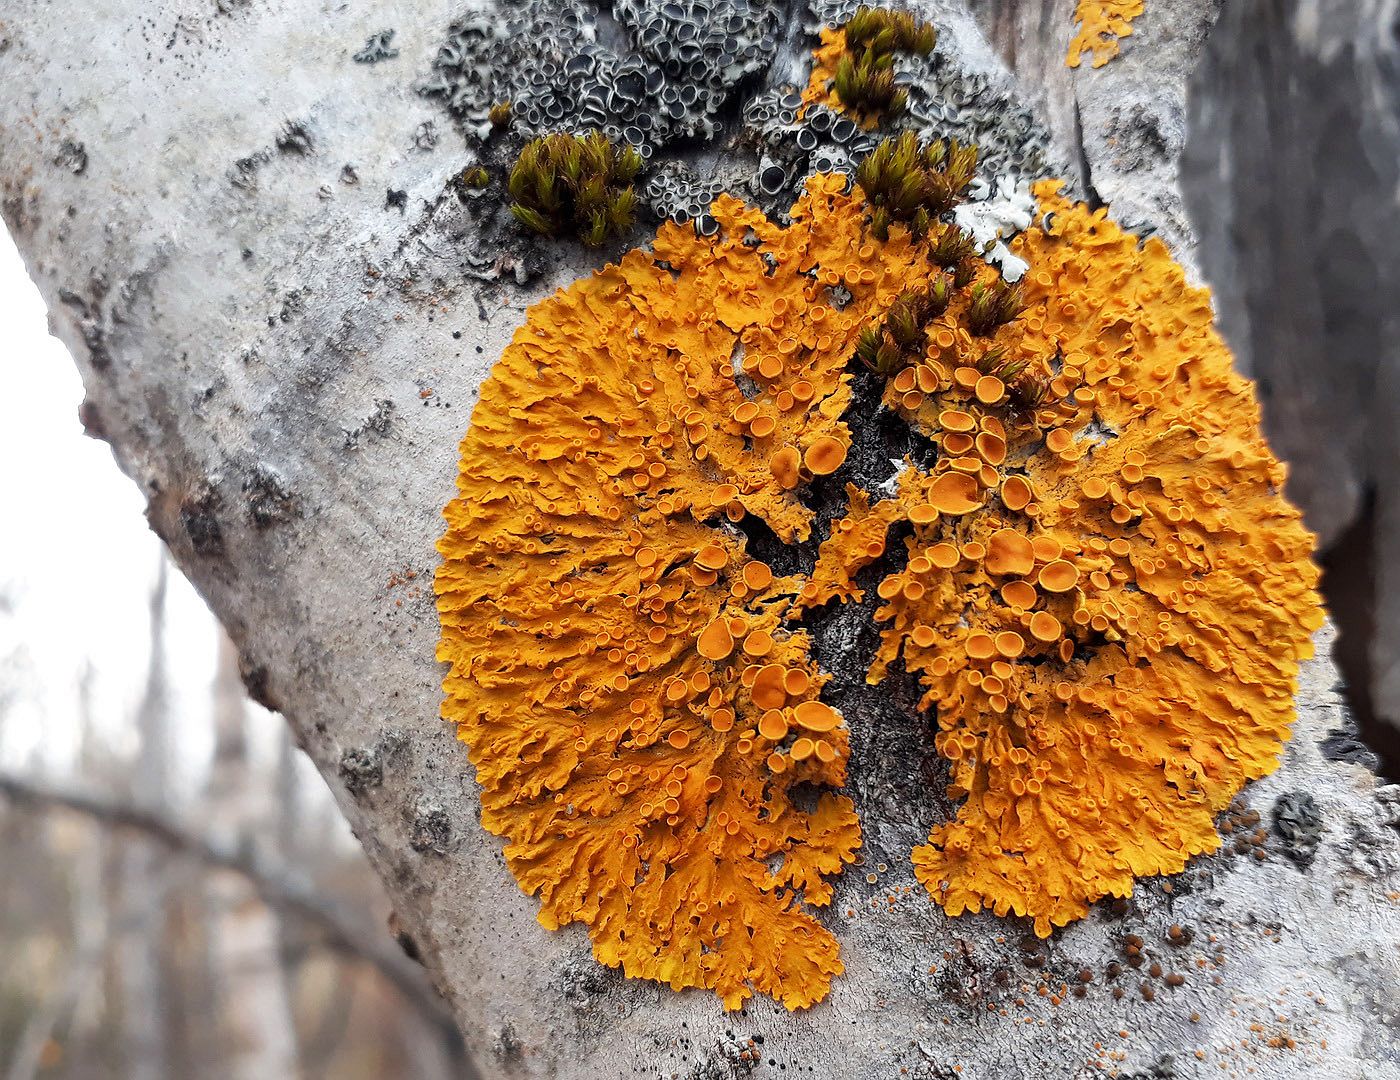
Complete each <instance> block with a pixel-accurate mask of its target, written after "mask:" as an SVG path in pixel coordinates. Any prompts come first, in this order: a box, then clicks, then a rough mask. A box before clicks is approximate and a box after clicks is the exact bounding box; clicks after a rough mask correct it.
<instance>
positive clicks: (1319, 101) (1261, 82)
mask: <svg viewBox="0 0 1400 1080" xmlns="http://www.w3.org/2000/svg"><path fill="white" fill-rule="evenodd" d="M1395 19H1396V11H1395V5H1394V4H1393V3H1390V2H1388V0H1361V2H1357V3H1353V4H1346V5H1340V6H1338V5H1333V4H1329V3H1327V2H1325V0H1286V2H1282V3H1278V2H1275V0H1262V2H1261V0H1243V2H1241V3H1237V4H1232V5H1230V7H1229V9H1228V10H1227V12H1226V13H1225V15H1224V16H1223V17H1222V19H1221V26H1220V30H1219V35H1218V39H1214V40H1212V42H1211V47H1210V48H1209V49H1208V50H1207V52H1206V54H1205V57H1204V59H1203V62H1202V64H1201V66H1200V69H1199V70H1198V72H1197V73H1196V75H1195V78H1194V82H1193V90H1192V95H1191V112H1192V119H1193V123H1192V129H1193V133H1194V134H1193V137H1192V140H1191V143H1190V145H1189V147H1188V150H1187V153H1186V155H1185V157H1184V158H1183V162H1182V169H1183V184H1184V187H1185V191H1186V196H1187V199H1188V201H1189V203H1190V204H1191V210H1192V217H1193V220H1195V221H1196V222H1198V223H1199V226H1200V229H1201V238H1202V243H1201V251H1202V263H1203V265H1204V267H1205V270H1206V272H1207V274H1208V275H1209V276H1210V278H1211V279H1212V281H1214V282H1215V283H1216V297H1217V304H1218V306H1219V309H1220V317H1221V325H1222V328H1223V329H1224V331H1225V333H1226V334H1227V336H1228V338H1229V340H1230V343H1231V345H1232V347H1233V348H1234V350H1235V355H1236V358H1237V360H1238V362H1239V364H1240V367H1241V369H1242V370H1243V371H1246V372H1248V373H1249V374H1250V375H1251V376H1253V377H1254V378H1255V379H1257V380H1258V381H1259V388H1260V398H1261V399H1262V401H1263V405H1264V418H1265V425H1266V427H1267V430H1268V433H1269V438H1270V441H1271V442H1272V443H1273V445H1274V447H1275V448H1276V450H1277V451H1278V453H1279V456H1280V457H1282V458H1285V459H1286V460H1287V461H1288V462H1289V463H1290V468H1291V471H1290V474H1289V478H1288V493H1289V497H1290V498H1292V499H1293V500H1294V501H1295V502H1296V503H1297V504H1298V505H1299V506H1300V507H1301V508H1302V509H1303V511H1304V513H1305V515H1306V517H1307V521H1308V524H1309V525H1310V526H1311V528H1312V529H1313V530H1315V531H1316V532H1317V534H1318V540H1319V544H1320V546H1321V548H1322V549H1323V551H1324V553H1325V554H1324V559H1323V562H1324V566H1325V567H1326V570H1327V575H1328V582H1327V595H1328V602H1329V606H1330V607H1331V609H1332V612H1333V616H1334V618H1335V619H1336V621H1337V624H1338V628H1339V630H1340V631H1341V634H1340V641H1339V647H1338V654H1337V660H1338V664H1339V666H1340V667H1341V669H1342V672H1343V674H1344V675H1345V676H1346V679H1347V682H1348V684H1349V689H1350V695H1349V696H1350V699H1351V701H1352V704H1353V707H1354V708H1355V709H1356V711H1357V712H1358V714H1360V717H1361V720H1362V723H1363V727H1364V729H1365V730H1366V732H1367V735H1368V737H1370V738H1371V739H1372V740H1374V742H1375V744H1376V745H1377V748H1378V749H1380V750H1382V751H1383V752H1384V753H1385V755H1386V758H1387V763H1388V765H1389V768H1388V770H1387V771H1388V774H1389V775H1390V776H1392V777H1395V776H1400V588H1398V587H1397V585H1400V485H1397V484H1396V483H1395V476H1396V471H1397V469H1400V436H1398V435H1397V432H1400V313H1397V310H1396V305H1395V296H1396V294H1397V290H1400V258H1397V257H1396V243H1397V241H1400V206H1398V205H1397V203H1396V200H1395V190H1396V186H1397V184H1400V74H1397V72H1400V67H1397V64H1398V63H1400V35H1398V34H1397V26H1396V24H1395ZM1242 237H1251V238H1254V242H1252V243H1241V242H1240V239H1241V238H1242ZM1319 432H1327V433H1328V434H1327V436H1326V437H1319V434H1318V433H1319Z"/></svg>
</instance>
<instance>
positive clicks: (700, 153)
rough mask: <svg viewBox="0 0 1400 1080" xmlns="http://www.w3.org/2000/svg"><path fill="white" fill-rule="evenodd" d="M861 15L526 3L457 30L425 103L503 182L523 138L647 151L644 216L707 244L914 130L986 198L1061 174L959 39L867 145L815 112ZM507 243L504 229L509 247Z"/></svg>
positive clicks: (647, 2) (842, 2) (1021, 112)
mask: <svg viewBox="0 0 1400 1080" xmlns="http://www.w3.org/2000/svg"><path fill="white" fill-rule="evenodd" d="M856 6H857V5H856V3H855V2H854V0H849V2H848V0H834V2H833V0H815V2H814V3H813V4H812V5H811V6H810V7H809V8H807V9H805V10H806V16H805V21H802V19H800V18H799V19H797V20H794V19H791V18H789V17H788V15H787V13H786V12H780V10H779V5H777V4H775V3H773V2H771V0H684V2H681V0H665V2H662V0H616V2H615V3H614V4H613V5H612V7H611V9H610V10H609V9H604V10H602V11H600V10H597V9H595V8H593V7H591V6H589V7H585V6H583V5H581V4H577V3H566V4H563V5H559V4H545V3H543V2H542V0H527V2H524V3H517V4H512V5H510V6H509V7H508V8H507V15H506V17H505V18H503V19H502V18H499V17H497V18H493V19H486V18H484V17H482V16H477V15H469V16H464V17H463V18H461V19H459V20H458V21H457V22H455V23H453V24H452V26H451V28H450V30H449V33H448V40H447V42H446V43H445V44H444V45H443V46H442V47H441V49H440V50H439V52H438V55H437V58H436V59H435V61H434V63H433V68H432V72H431V74H430V75H429V77H428V78H427V79H426V80H425V81H424V82H423V83H422V84H421V85H420V87H419V89H420V91H421V92H422V93H424V94H425V95H427V96H429V97H432V98H435V99H437V100H438V101H440V102H441V103H442V104H443V105H444V106H445V107H446V108H447V109H448V110H449V112H451V113H452V115H453V116H454V117H456V119H457V120H458V121H459V122H460V124H461V127H462V130H463V133H464V134H465V135H466V137H467V141H468V144H469V146H470V147H471V148H472V149H473V150H474V152H475V155H476V159H477V161H479V162H480V163H481V164H483V165H486V166H488V167H489V168H490V171H491V172H492V173H493V174H496V175H504V173H505V172H507V171H508V170H509V167H510V164H511V162H512V161H513V158H514V154H515V153H516V152H518V150H519V147H520V145H521V144H522V143H523V142H524V141H525V140H527V139H529V138H532V137H535V136H538V135H541V134H545V133H549V132H556V131H557V132H569V133H582V132H586V131H601V132H602V133H603V134H604V135H606V136H607V137H608V138H610V139H612V140H613V141H615V142H623V143H628V144H631V145H633V146H635V147H636V148H637V149H638V150H639V152H640V153H641V154H642V156H643V157H644V159H645V160H646V161H647V162H648V164H649V168H648V169H647V171H646V172H645V173H644V174H643V176H642V177H641V178H639V182H638V194H639V195H640V196H641V199H642V202H643V203H644V205H645V206H646V207H647V208H648V209H649V210H650V211H651V212H652V214H653V215H654V216H655V218H657V219H660V220H671V221H675V222H677V223H679V224H687V223H691V224H694V225H695V227H696V229H697V231H699V232H701V233H702V234H708V233H709V232H710V231H712V230H713V228H714V220H713V218H712V217H711V216H710V215H709V213H708V208H709V205H710V203H711V202H712V201H713V200H714V198H715V197H716V196H717V195H718V194H719V193H720V192H724V191H727V192H730V193H733V194H735V195H738V196H740V197H743V198H746V199H748V200H751V201H753V202H755V203H756V204H757V205H759V206H761V207H762V208H763V209H764V210H765V211H766V212H767V213H769V214H770V215H772V216H774V217H777V218H779V219H781V217H782V216H783V215H784V214H785V212H786V211H787V209H788V207H789V206H791V204H792V202H793V201H794V199H795V198H796V195H797V193H798V192H799V191H800V190H801V187H802V185H803V183H804V182H805V181H806V180H807V178H808V177H810V176H812V175H813V174H815V173H836V172H846V173H853V172H854V169H855V165H856V163H857V162H858V161H859V160H860V159H861V158H862V157H863V156H864V155H866V154H868V153H869V152H870V150H871V149H872V148H873V146H874V145H875V144H876V142H877V141H878V140H879V139H880V138H882V137H884V136H887V135H891V134H897V133H898V132H900V131H904V130H912V131H915V132H917V133H918V134H919V135H920V137H921V138H925V139H934V138H953V139H957V140H959V141H960V142H963V143H976V144H977V145H978V147H979V153H980V166H979V175H980V177H981V178H982V183H981V184H980V185H979V187H978V193H979V194H981V193H985V194H987V195H991V194H993V193H996V192H999V191H1006V190H1014V189H1020V190H1022V191H1024V189H1025V184H1026V182H1027V181H1029V180H1032V179H1037V178H1040V177H1043V176H1046V175H1049V174H1051V173H1052V172H1057V171H1062V170H1056V169H1055V168H1054V163H1053V162H1052V161H1051V156H1050V152H1049V149H1048V147H1049V137H1048V134H1047V132H1046V131H1045V129H1044V128H1043V126H1041V125H1040V124H1039V123H1037V122H1036V120H1035V118H1034V116H1033V114H1032V113H1031V112H1030V111H1029V110H1028V109H1027V108H1026V107H1025V106H1024V105H1023V104H1022V103H1021V101H1020V100H1019V99H1018V98H1017V97H1016V96H1015V93H1014V88H1013V86H1012V85H1011V83H1010V82H1009V80H1007V79H1006V78H1005V76H1004V73H997V72H993V71H992V70H991V69H989V68H987V67H986V66H985V63H984V61H983V60H980V59H978V58H976V57H974V56H972V55H970V54H969V53H968V52H967V51H966V50H965V49H964V48H963V47H962V45H961V43H960V40H959V37H958V35H957V34H948V35H945V36H944V37H943V38H942V39H940V41H939V43H938V46H937V48H936V49H935V50H934V52H933V53H932V54H930V55H929V56H928V57H924V58H920V57H912V56H911V57H901V58H900V59H899V61H898V63H897V68H896V70H897V78H898V81H899V83H900V85H901V87H902V88H903V89H904V90H905V91H906V92H907V95H908V102H909V107H908V111H907V113H906V114H905V115H904V116H902V117H901V118H900V119H899V120H898V121H895V122H890V123H887V124H884V125H882V126H881V127H880V128H879V129H877V130H870V131H866V130H862V129H861V128H860V127H859V126H858V125H857V124H856V122H855V121H854V120H853V119H852V118H851V117H849V116H846V115H844V114H843V113H841V112H838V111H834V110H832V109H829V108H827V107H825V106H823V105H811V106H808V107H804V105H803V99H802V94H801V82H802V81H805V78H806V75H807V72H808V71H809V70H810V62H811V56H810V53H811V50H812V49H813V48H815V47H816V46H817V45H818V44H819V31H820V30H821V28H822V27H835V26H839V25H841V24H842V23H844V22H845V21H846V20H847V19H848V18H849V17H850V15H851V14H852V13H854V11H855V9H856ZM794 33H796V35H797V38H798V40H797V41H795V42H789V43H788V44H787V46H786V47H790V48H795V49H796V51H797V52H798V54H799V55H800V56H801V58H802V59H801V62H799V63H798V64H797V65H795V67H794V68H793V70H792V71H791V75H792V81H787V80H786V79H784V78H779V77H778V73H779V72H778V67H775V66H774V65H775V57H776V54H777V51H778V48H779V45H780V44H782V43H784V42H785V41H787V39H789V38H791V37H793V35H794ZM780 66H781V65H780ZM783 70H784V71H785V72H786V68H784V69H783ZM506 105H509V120H508V121H506V122H504V123H503V122H501V120H500V118H501V116H503V115H504V113H505V110H504V108H503V107H504V106H506ZM493 107H496V109H497V112H496V122H495V123H493V121H492V109H493ZM474 216H476V217H478V218H482V217H484V215H481V214H477V215H474ZM479 224H488V223H486V222H484V221H482V222H479ZM506 224H508V223H506ZM488 228H489V225H488ZM510 235H511V232H510V231H504V230H503V233H502V239H507V238H508V237H509V236H510Z"/></svg>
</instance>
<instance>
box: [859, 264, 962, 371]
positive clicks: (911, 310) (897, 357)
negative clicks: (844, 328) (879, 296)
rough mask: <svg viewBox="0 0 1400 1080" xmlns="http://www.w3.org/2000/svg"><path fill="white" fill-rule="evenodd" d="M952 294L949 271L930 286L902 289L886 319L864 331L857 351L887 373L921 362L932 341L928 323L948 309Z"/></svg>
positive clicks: (872, 366) (873, 367)
mask: <svg viewBox="0 0 1400 1080" xmlns="http://www.w3.org/2000/svg"><path fill="white" fill-rule="evenodd" d="M952 295H953V289H952V283H951V282H950V281H949V279H948V276H947V275H946V274H944V275H940V276H939V277H938V278H936V279H934V281H933V284H931V285H930V286H929V287H928V288H926V289H917V290H914V291H912V292H906V293H901V294H900V296H899V297H898V299H896V300H895V302H894V303H893V304H891V305H890V309H889V312H888V313H887V314H886V315H885V317H884V319H883V320H881V321H879V322H877V323H874V324H873V325H871V326H867V327H866V328H865V329H864V330H862V331H861V332H860V337H859V338H858V339H857V341H856V355H857V356H858V357H860V361H861V363H863V364H864V365H865V366H866V367H868V368H869V369H870V370H871V371H874V372H876V373H877V374H880V375H884V376H886V377H889V376H891V375H897V374H899V372H901V371H903V370H904V369H905V368H907V367H909V365H911V364H917V363H918V362H919V361H920V360H922V359H923V358H924V350H925V348H926V347H927V345H928V324H929V323H930V322H932V321H933V320H934V319H936V318H938V316H940V315H942V314H943V313H944V312H945V311H947V310H948V301H949V299H951V297H952Z"/></svg>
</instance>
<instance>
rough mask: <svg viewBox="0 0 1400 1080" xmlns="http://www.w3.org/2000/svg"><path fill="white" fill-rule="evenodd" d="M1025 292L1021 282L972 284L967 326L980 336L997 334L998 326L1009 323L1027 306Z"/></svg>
mask: <svg viewBox="0 0 1400 1080" xmlns="http://www.w3.org/2000/svg"><path fill="white" fill-rule="evenodd" d="M1025 306H1026V301H1025V296H1024V293H1023V291H1022V289H1021V286H1020V285H1019V284H1017V285H1008V284H1007V283H1006V282H1004V281H1000V280H998V281H994V282H992V283H991V284H990V285H984V284H981V283H980V282H979V283H978V284H976V285H974V286H972V294H971V297H970V299H969V303H968V305H967V328H968V329H969V330H971V331H972V332H973V333H974V334H976V335H978V336H979V337H989V336H990V335H992V334H995V333H996V331H997V327H998V326H1003V325H1005V324H1006V323H1009V322H1010V321H1011V320H1012V319H1014V318H1015V317H1016V316H1017V315H1019V314H1021V311H1022V310H1023V309H1024V308H1025Z"/></svg>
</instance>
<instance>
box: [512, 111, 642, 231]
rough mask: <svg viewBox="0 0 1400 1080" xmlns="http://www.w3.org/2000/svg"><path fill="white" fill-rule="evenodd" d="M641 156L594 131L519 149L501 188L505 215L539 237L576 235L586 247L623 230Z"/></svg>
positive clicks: (632, 209)
mask: <svg viewBox="0 0 1400 1080" xmlns="http://www.w3.org/2000/svg"><path fill="white" fill-rule="evenodd" d="M641 168H642V158H641V155H640V154H638V153H637V151H636V150H635V149H633V148H632V147H630V146H627V145H623V146H620V147H619V146H615V145H614V144H613V143H612V142H610V141H609V140H608V139H607V137H606V136H604V135H603V134H602V133H600V132H597V131H592V132H589V133H588V134H587V135H561V134H556V135H546V136H544V137H543V138H539V139H532V140H531V141H530V142H528V143H526V144H525V145H524V146H523V147H522V148H521V150H520V156H519V157H518V158H517V159H516V162H515V165H514V166H513V167H512V168H511V170H510V179H509V181H508V182H507V185H506V188H507V190H508V191H509V192H510V197H511V200H512V202H511V204H510V212H511V213H512V214H514V215H515V218H516V220H517V221H519V222H520V223H521V224H522V225H524V226H525V227H526V228H527V229H529V230H531V231H532V232H536V233H539V234H540V235H541V236H561V235H565V234H568V233H574V234H576V235H577V236H578V237H579V239H580V240H582V241H583V242H584V243H585V244H587V245H588V246H589V247H598V246H599V245H600V244H602V243H603V242H604V241H605V240H607V239H608V237H610V236H614V235H617V234H619V233H623V232H626V231H627V230H628V229H629V228H631V226H632V222H633V221H634V220H635V218H636V208H637V193H636V192H635V191H634V190H633V188H632V181H633V180H634V179H635V178H636V176H637V173H639V172H640V171H641Z"/></svg>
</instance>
